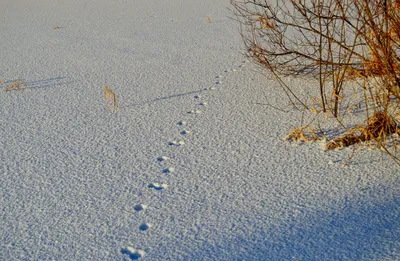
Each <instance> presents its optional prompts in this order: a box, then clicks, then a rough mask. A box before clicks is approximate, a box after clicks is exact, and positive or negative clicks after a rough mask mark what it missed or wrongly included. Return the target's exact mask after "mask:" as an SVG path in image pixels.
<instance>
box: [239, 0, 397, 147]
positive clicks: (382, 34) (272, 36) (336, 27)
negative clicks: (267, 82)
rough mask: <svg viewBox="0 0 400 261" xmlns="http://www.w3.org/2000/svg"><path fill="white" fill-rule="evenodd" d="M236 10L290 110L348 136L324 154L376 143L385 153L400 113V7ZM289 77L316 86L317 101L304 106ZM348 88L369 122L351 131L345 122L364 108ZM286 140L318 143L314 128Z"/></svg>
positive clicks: (289, 4)
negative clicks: (322, 117) (316, 117)
mask: <svg viewBox="0 0 400 261" xmlns="http://www.w3.org/2000/svg"><path fill="white" fill-rule="evenodd" d="M231 4H232V6H233V12H234V14H235V15H236V19H237V21H239V22H240V25H241V34H242V37H243V40H244V44H245V46H246V49H247V55H248V56H249V57H250V58H251V59H252V60H253V61H254V62H255V63H256V64H258V65H260V66H261V67H263V68H265V69H267V70H269V71H270V72H271V73H272V75H273V76H275V77H276V79H277V80H278V82H279V83H280V84H281V86H282V89H283V91H284V93H285V94H286V95H287V97H288V98H289V101H290V102H291V103H292V105H293V106H294V107H295V108H296V109H299V110H301V109H303V110H307V111H311V112H312V113H314V114H318V113H324V114H330V115H333V117H334V118H335V119H336V120H337V121H338V122H339V123H340V125H342V128H343V129H344V130H345V133H344V134H343V135H341V136H339V137H333V138H332V140H331V141H330V142H329V143H328V144H327V145H326V149H335V148H339V147H346V146H350V145H354V144H357V143H360V142H365V141H372V140H373V141H376V143H375V144H376V146H380V147H384V148H385V146H386V142H385V141H386V140H387V139H388V137H390V135H392V134H394V133H398V123H399V121H398V119H396V117H393V116H392V115H396V114H398V112H399V109H400V106H399V101H400V57H399V55H400V1H398V0H309V1H304V0H288V1H271V0H254V1H247V0H231ZM285 76H291V77H293V76H294V77H306V78H307V77H310V78H314V79H317V81H318V86H317V88H316V89H315V92H318V93H319V97H318V98H315V97H306V100H304V97H302V96H301V95H299V93H298V90H296V88H295V86H290V85H289V83H288V82H286V81H285ZM349 82H353V83H354V84H353V86H356V87H355V90H354V91H353V92H354V93H357V94H358V95H360V97H361V99H362V100H363V104H365V110H364V111H363V112H364V113H365V114H364V117H365V121H364V123H362V124H359V125H357V126H356V127H354V128H350V129H348V127H347V126H345V125H344V124H343V120H342V119H343V117H345V116H346V114H347V113H348V112H349V110H348V108H355V107H357V106H359V104H360V101H355V100H354V97H350V96H346V95H345V93H346V91H347V92H348V90H347V89H346V88H347V87H346V86H348V84H347V83H349ZM353 88H354V87H353ZM315 92H314V93H315ZM310 98H313V99H314V103H312V105H311V106H310V105H308V102H307V99H308V100H309V99H310ZM316 100H318V104H316V102H315V101H316ZM305 131H306V133H308V134H306V133H305ZM310 133H311V135H310ZM287 138H289V139H293V140H300V141H311V140H314V139H315V137H314V135H312V132H310V129H309V128H308V127H307V128H304V127H300V128H295V129H292V130H291V131H290V133H289V135H288V136H287Z"/></svg>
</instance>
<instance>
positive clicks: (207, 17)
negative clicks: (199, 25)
mask: <svg viewBox="0 0 400 261" xmlns="http://www.w3.org/2000/svg"><path fill="white" fill-rule="evenodd" d="M206 20H207V22H208V23H209V24H210V23H211V18H210V17H209V16H206Z"/></svg>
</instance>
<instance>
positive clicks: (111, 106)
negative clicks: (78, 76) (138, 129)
mask: <svg viewBox="0 0 400 261" xmlns="http://www.w3.org/2000/svg"><path fill="white" fill-rule="evenodd" d="M104 97H105V99H106V104H107V109H108V110H110V111H112V112H116V111H117V110H118V101H117V96H116V95H115V92H114V91H112V90H111V89H110V88H108V86H104Z"/></svg>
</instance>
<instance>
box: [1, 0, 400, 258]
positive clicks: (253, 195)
mask: <svg viewBox="0 0 400 261" xmlns="http://www.w3.org/2000/svg"><path fill="white" fill-rule="evenodd" d="M229 7H230V6H229V1H228V0H201V1H200V0H197V1H196V0H163V1H160V0H145V1H143V0H142V1H139V0H113V1H110V0H98V1H93V0H68V1H66V0H64V1H61V0H41V1H39V0H32V1H29V0H2V1H0V10H1V11H0V21H1V22H0V78H2V79H3V80H4V83H3V84H2V85H0V88H1V89H5V88H6V86H7V84H9V83H10V82H11V81H12V80H15V79H24V80H26V82H27V85H28V89H27V90H22V91H2V90H0V144H1V149H0V159H1V165H0V181H1V182H0V206H1V209H0V211H1V212H0V213H1V219H0V260H5V261H6V260H128V261H129V260H399V259H400V171H399V167H398V166H397V165H395V164H394V163H393V161H391V160H390V159H389V158H388V157H387V156H385V155H383V154H381V153H380V152H378V151H374V150H373V151H369V150H363V151H359V152H357V153H356V154H355V156H354V157H353V158H352V159H351V161H350V162H349V164H348V165H347V166H346V167H343V164H344V163H345V162H346V161H347V159H348V157H349V154H350V153H351V151H352V149H344V150H341V151H331V152H325V151H323V150H322V149H321V145H320V144H317V143H316V144H305V145H295V144H291V143H289V142H287V141H283V139H282V138H283V137H284V136H285V135H286V134H287V132H288V131H289V129H290V128H291V127H292V126H298V125H299V124H300V123H301V122H300V118H301V114H300V113H298V112H296V111H294V110H291V109H290V108H289V107H287V110H286V112H283V111H279V110H275V109H273V108H272V107H270V106H266V105H262V104H265V103H266V100H265V99H266V98H268V102H270V103H271V104H273V105H277V106H280V107H285V105H286V104H287V101H286V99H285V97H284V95H283V94H282V92H281V89H280V87H279V85H278V83H277V82H276V81H274V80H272V79H268V78H266V77H264V76H262V75H261V74H260V72H259V70H258V68H257V67H256V66H254V65H253V64H252V63H249V62H246V58H245V57H244V56H243V55H242V54H241V53H242V52H243V45H242V40H241V37H240V35H239V25H238V24H237V23H236V22H235V21H233V20H231V19H229V18H228V16H230V15H231V13H230V12H229V10H228V9H227V8H229ZM206 16H208V17H209V18H210V20H211V23H209V22H208V21H207V19H206ZM292 84H293V87H299V88H307V87H309V85H310V84H312V83H309V82H307V81H304V80H293V81H292ZM104 85H107V86H109V87H110V89H112V90H113V91H114V92H115V94H116V95H117V98H118V101H119V110H118V111H117V112H116V113H113V112H110V111H107V106H106V103H105V99H104V96H103V87H104ZM311 87H312V86H311Z"/></svg>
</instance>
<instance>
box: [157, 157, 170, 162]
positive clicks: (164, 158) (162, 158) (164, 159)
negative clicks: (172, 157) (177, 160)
mask: <svg viewBox="0 0 400 261" xmlns="http://www.w3.org/2000/svg"><path fill="white" fill-rule="evenodd" d="M157 160H158V161H167V160H169V158H168V157H167V156H161V157H158V158H157Z"/></svg>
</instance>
